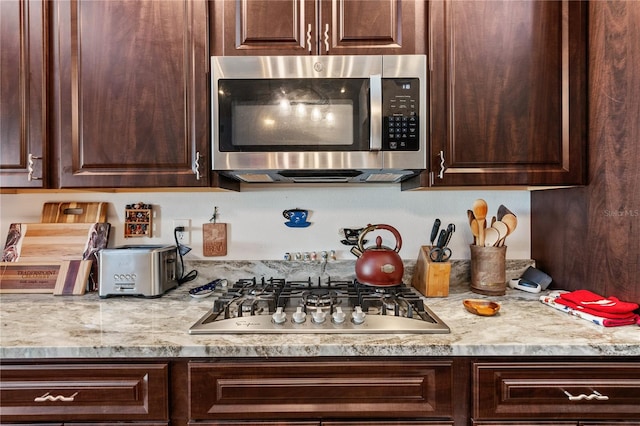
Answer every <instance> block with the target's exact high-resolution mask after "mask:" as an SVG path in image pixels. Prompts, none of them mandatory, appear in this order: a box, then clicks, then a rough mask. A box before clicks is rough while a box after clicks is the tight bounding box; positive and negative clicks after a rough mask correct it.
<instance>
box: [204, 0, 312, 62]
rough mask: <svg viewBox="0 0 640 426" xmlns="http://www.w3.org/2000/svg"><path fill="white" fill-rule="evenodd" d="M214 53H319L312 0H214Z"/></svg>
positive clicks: (212, 10)
mask: <svg viewBox="0 0 640 426" xmlns="http://www.w3.org/2000/svg"><path fill="white" fill-rule="evenodd" d="M210 10H211V15H212V20H211V22H212V34H211V39H212V44H211V46H212V47H211V54H212V55H216V56H242V55H305V54H307V55H308V54H315V52H316V35H317V34H316V32H315V28H316V22H315V16H316V11H315V2H314V1H313V0H243V1H215V2H212V3H211V4H210Z"/></svg>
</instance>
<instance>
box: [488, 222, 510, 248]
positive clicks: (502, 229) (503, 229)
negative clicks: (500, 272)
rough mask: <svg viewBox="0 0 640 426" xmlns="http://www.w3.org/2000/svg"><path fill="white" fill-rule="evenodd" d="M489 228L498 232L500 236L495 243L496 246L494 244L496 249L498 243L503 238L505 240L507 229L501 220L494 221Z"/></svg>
mask: <svg viewBox="0 0 640 426" xmlns="http://www.w3.org/2000/svg"><path fill="white" fill-rule="evenodd" d="M491 227H492V228H494V229H496V230H497V231H498V234H500V236H499V237H498V241H497V242H496V244H494V245H495V246H496V247H498V244H499V243H500V241H501V240H503V239H504V238H506V237H507V235H508V234H509V228H508V227H507V225H506V224H505V223H504V222H502V221H501V220H497V221H495V222H494V223H493V224H492V225H491Z"/></svg>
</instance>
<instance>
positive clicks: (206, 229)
mask: <svg viewBox="0 0 640 426" xmlns="http://www.w3.org/2000/svg"><path fill="white" fill-rule="evenodd" d="M202 254H203V255H205V256H226V255H227V224H226V223H205V224H203V225H202Z"/></svg>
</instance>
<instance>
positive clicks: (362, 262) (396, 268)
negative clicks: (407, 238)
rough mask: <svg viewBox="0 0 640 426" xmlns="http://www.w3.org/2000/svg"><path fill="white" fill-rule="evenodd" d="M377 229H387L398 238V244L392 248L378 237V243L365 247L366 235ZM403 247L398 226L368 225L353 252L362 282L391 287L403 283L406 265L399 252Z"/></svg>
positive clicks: (359, 279) (358, 275) (357, 271)
mask: <svg viewBox="0 0 640 426" xmlns="http://www.w3.org/2000/svg"><path fill="white" fill-rule="evenodd" d="M376 229H385V230H387V231H389V232H391V233H392V234H393V236H394V237H395V238H396V246H395V248H393V249H391V248H389V247H385V246H383V245H382V238H381V237H380V236H378V237H377V238H376V245H375V246H371V247H368V248H366V249H365V248H364V247H363V244H364V236H365V235H366V234H367V233H369V232H371V231H374V230H376ZM401 247H402V238H401V237H400V233H399V232H398V230H397V229H396V228H394V227H393V226H390V225H368V226H367V227H366V228H365V229H363V230H362V232H361V233H360V237H359V238H358V245H357V247H353V248H352V249H351V253H353V254H354V255H356V256H357V257H358V260H356V278H357V279H358V281H359V282H360V283H362V284H366V285H370V286H376V287H390V286H396V285H400V284H402V275H403V274H404V265H403V264H402V259H401V258H400V255H399V254H398V252H399V251H400V248H401Z"/></svg>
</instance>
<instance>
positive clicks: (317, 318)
mask: <svg viewBox="0 0 640 426" xmlns="http://www.w3.org/2000/svg"><path fill="white" fill-rule="evenodd" d="M311 316H312V317H313V322H315V323H318V324H322V323H323V322H325V320H326V319H327V314H326V313H325V312H323V311H322V309H321V308H318V309H316V310H315V311H314V312H313V313H312V314H311Z"/></svg>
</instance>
